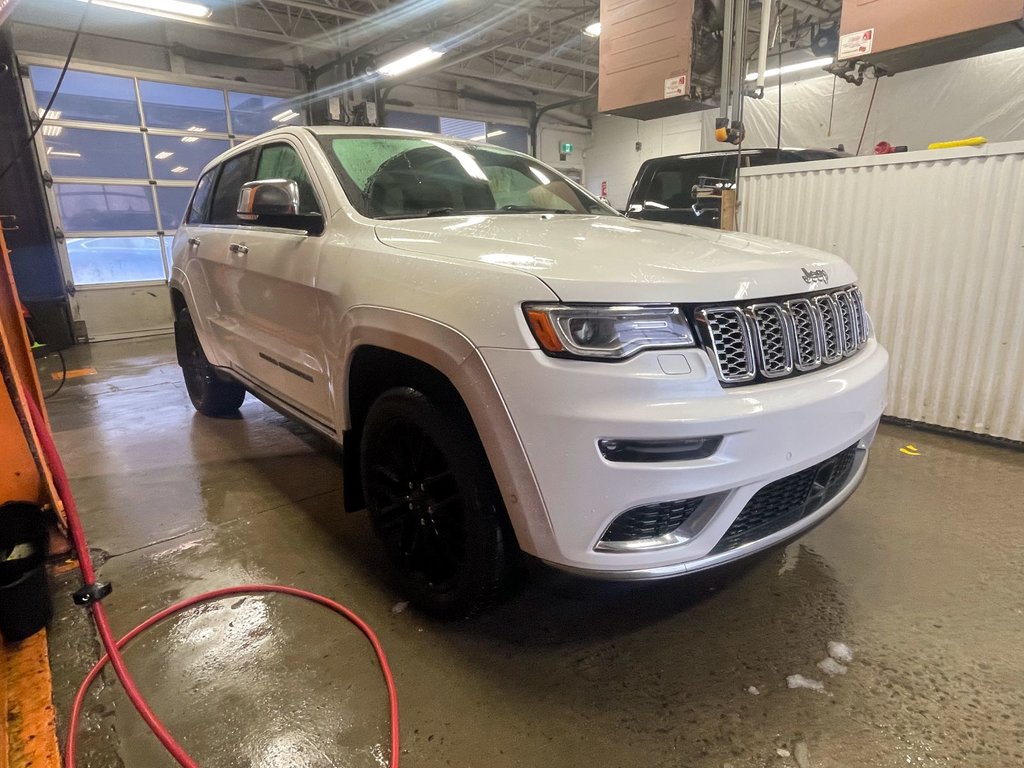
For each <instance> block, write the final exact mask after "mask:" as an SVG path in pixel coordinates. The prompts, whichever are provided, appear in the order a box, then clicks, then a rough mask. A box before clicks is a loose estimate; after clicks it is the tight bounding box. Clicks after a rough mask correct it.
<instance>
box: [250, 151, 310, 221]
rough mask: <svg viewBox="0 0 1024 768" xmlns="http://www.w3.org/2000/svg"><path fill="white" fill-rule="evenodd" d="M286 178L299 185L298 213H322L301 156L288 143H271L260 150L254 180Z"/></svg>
mask: <svg viewBox="0 0 1024 768" xmlns="http://www.w3.org/2000/svg"><path fill="white" fill-rule="evenodd" d="M266 179H288V180H289V181H294V182H295V183H296V184H298V185H299V213H322V211H321V210H320V204H319V203H318V202H317V199H316V193H314V192H313V185H312V184H311V183H310V181H309V175H308V174H307V173H306V169H305V168H304V167H303V165H302V158H300V157H299V153H298V152H296V151H295V148H294V147H291V146H289V145H288V144H271V145H270V146H268V147H264V148H263V151H262V152H260V162H259V166H258V167H257V169H256V180H257V181H263V180H266Z"/></svg>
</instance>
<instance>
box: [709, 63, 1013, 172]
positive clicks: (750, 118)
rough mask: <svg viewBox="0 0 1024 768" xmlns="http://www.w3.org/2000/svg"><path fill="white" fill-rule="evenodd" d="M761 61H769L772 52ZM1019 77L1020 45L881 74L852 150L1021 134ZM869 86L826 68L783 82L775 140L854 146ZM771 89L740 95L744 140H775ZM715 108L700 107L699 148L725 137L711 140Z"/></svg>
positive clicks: (767, 143)
mask: <svg viewBox="0 0 1024 768" xmlns="http://www.w3.org/2000/svg"><path fill="white" fill-rule="evenodd" d="M769 66H774V63H773V60H772V59H769ZM1021 83H1024V48H1018V49H1014V50H1010V51H1002V52H1000V53H993V54H989V55H987V56H978V57H976V58H973V59H965V60H963V61H956V62H951V63H949V64H938V65H936V66H933V67H925V68H923V69H916V70H911V71H909V72H901V73H900V74H898V75H895V76H894V77H886V78H882V79H881V80H879V81H878V92H877V93H876V94H875V103H874V105H873V106H872V107H871V115H870V118H869V119H868V122H867V130H866V131H865V134H864V143H863V146H862V148H861V151H860V154H871V152H872V149H873V148H874V146H875V144H876V143H878V142H879V141H883V140H884V141H888V142H889V143H890V144H893V145H901V144H902V145H907V146H908V147H909V148H910V149H911V150H915V149H925V148H926V147H927V146H928V145H929V144H930V143H932V142H934V141H949V140H952V139H963V138H967V137H969V136H984V137H986V138H987V139H988V140H989V141H990V142H1002V141H1018V140H1022V139H1024V88H1021ZM770 84H771V81H769V85H770ZM833 85H835V103H834V108H833V99H832V88H833ZM874 86H875V81H874V80H872V79H870V78H869V79H866V80H865V81H864V84H863V85H861V86H855V85H850V84H849V83H846V82H844V81H843V80H839V79H836V78H833V77H831V76H827V75H826V76H824V77H816V78H813V79H804V80H800V81H799V82H786V83H784V85H783V87H782V146H784V147H813V148H825V147H835V146H837V145H839V144H842V145H843V146H844V148H845V149H846V151H847V152H850V153H851V154H853V153H856V152H857V143H858V140H859V138H860V134H861V130H862V129H863V128H864V118H865V116H866V115H867V113H868V104H869V102H870V100H871V91H872V89H873V88H874ZM778 93H779V91H778V88H767V89H765V96H764V99H762V100H758V99H747V101H746V104H745V106H744V112H743V123H744V126H745V127H746V132H747V133H746V140H745V141H744V144H745V145H746V146H748V147H774V146H775V141H776V138H775V136H776V130H777V124H778V123H777V121H778V113H779V112H778ZM830 113H831V115H830ZM717 114H718V113H717V112H704V113H702V117H703V119H704V130H703V133H704V146H705V148H706V149H728V145H726V144H716V143H715V141H714V119H715V117H716V115H717ZM830 119H831V130H830Z"/></svg>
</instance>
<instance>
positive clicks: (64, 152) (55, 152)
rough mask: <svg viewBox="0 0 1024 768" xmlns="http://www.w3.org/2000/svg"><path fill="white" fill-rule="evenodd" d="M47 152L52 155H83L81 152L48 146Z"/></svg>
mask: <svg viewBox="0 0 1024 768" xmlns="http://www.w3.org/2000/svg"><path fill="white" fill-rule="evenodd" d="M46 154H48V155H49V156H50V157H81V156H82V153H81V152H71V151H67V150H63V149H54V148H53V147H47V148H46Z"/></svg>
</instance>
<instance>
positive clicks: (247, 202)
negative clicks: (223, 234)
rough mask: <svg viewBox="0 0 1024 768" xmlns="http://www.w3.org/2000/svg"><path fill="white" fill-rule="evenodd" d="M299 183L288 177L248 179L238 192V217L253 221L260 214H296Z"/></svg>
mask: <svg viewBox="0 0 1024 768" xmlns="http://www.w3.org/2000/svg"><path fill="white" fill-rule="evenodd" d="M298 213H299V185H298V184H296V183H295V182H294V181H289V180H288V179H266V180H263V181H250V182H248V183H246V184H243V185H242V190H241V191H240V192H239V193H238V218H240V219H243V220H247V221H255V220H256V219H258V218H259V217H260V216H297V215H298Z"/></svg>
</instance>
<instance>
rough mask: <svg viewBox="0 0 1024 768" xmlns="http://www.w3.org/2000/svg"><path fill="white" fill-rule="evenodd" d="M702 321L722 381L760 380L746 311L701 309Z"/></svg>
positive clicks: (725, 308) (721, 308)
mask: <svg viewBox="0 0 1024 768" xmlns="http://www.w3.org/2000/svg"><path fill="white" fill-rule="evenodd" d="M697 318H698V320H700V321H702V322H703V323H704V327H705V328H706V329H707V334H708V341H709V342H710V345H711V362H712V363H714V365H715V371H716V373H717V374H718V378H719V379H721V380H722V381H724V382H726V383H727V384H736V383H739V382H743V381H750V380H752V379H753V378H754V377H755V376H757V369H756V368H755V366H754V356H753V350H752V349H751V344H750V329H749V328H748V327H747V321H746V318H745V316H744V314H743V310H742V309H740V308H739V307H716V308H714V309H701V310H698V312H697Z"/></svg>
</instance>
